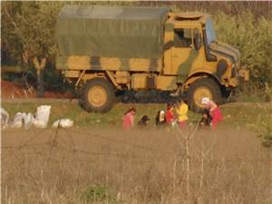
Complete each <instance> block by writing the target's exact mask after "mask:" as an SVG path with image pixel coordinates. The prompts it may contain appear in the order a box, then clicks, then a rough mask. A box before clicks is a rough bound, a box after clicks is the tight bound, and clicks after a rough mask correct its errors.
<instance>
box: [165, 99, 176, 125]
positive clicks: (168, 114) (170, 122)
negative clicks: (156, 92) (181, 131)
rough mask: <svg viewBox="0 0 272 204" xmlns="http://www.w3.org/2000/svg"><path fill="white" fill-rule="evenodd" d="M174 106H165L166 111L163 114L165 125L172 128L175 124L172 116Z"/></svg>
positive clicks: (170, 104)
mask: <svg viewBox="0 0 272 204" xmlns="http://www.w3.org/2000/svg"><path fill="white" fill-rule="evenodd" d="M173 111H174V106H173V104H172V103H168V104H167V110H166V114H165V119H166V123H167V125H170V126H174V123H175V116H174V112H173Z"/></svg>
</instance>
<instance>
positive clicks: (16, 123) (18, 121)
mask: <svg viewBox="0 0 272 204" xmlns="http://www.w3.org/2000/svg"><path fill="white" fill-rule="evenodd" d="M25 116H26V113H21V112H18V113H16V114H15V116H14V119H13V122H12V124H11V126H10V127H12V128H21V127H22V126H23V120H24V117H25Z"/></svg>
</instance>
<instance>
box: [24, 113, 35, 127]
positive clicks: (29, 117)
mask: <svg viewBox="0 0 272 204" xmlns="http://www.w3.org/2000/svg"><path fill="white" fill-rule="evenodd" d="M33 122H34V117H33V115H32V113H28V114H25V116H24V127H25V129H29V128H30V127H31V125H32V124H33Z"/></svg>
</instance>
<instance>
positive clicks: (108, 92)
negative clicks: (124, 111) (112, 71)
mask: <svg viewBox="0 0 272 204" xmlns="http://www.w3.org/2000/svg"><path fill="white" fill-rule="evenodd" d="M114 99H115V93H114V88H113V86H112V84H111V83H110V82H108V81H107V80H106V79H100V78H96V79H92V80H90V81H88V82H87V83H86V85H85V87H84V93H83V105H84V108H85V109H86V110H87V111H88V112H91V111H93V112H107V111H109V110H110V109H111V108H112V106H113V104H114V101H115V100H114Z"/></svg>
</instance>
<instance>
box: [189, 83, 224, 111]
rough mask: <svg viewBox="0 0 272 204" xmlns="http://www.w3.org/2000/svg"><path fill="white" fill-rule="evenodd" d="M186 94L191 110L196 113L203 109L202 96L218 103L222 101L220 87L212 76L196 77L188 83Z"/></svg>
mask: <svg viewBox="0 0 272 204" xmlns="http://www.w3.org/2000/svg"><path fill="white" fill-rule="evenodd" d="M187 96H188V102H189V106H190V108H191V110H193V111H194V112H197V113H200V112H202V111H203V109H204V105H202V104H201V100H202V98H204V97H208V98H209V99H211V100H213V101H214V102H216V103H218V104H221V102H222V93H221V90H220V87H219V85H218V84H217V83H216V82H215V81H214V80H213V79H212V78H201V79H197V80H196V81H195V82H194V83H193V84H191V85H190V87H189V90H188V95H187Z"/></svg>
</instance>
